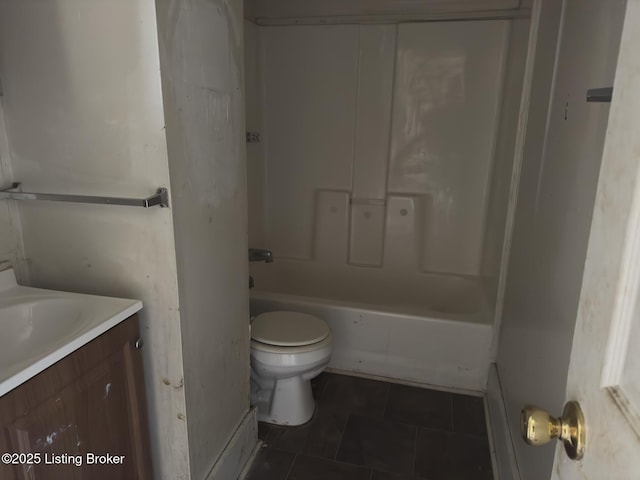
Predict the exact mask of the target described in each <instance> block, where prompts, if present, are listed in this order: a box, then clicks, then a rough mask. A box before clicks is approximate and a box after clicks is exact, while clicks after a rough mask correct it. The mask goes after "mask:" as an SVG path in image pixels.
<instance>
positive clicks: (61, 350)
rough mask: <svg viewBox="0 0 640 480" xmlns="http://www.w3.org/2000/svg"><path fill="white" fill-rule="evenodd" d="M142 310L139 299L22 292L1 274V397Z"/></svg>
mask: <svg viewBox="0 0 640 480" xmlns="http://www.w3.org/2000/svg"><path fill="white" fill-rule="evenodd" d="M141 308H142V302H141V301H140V300H131V299H126V298H114V297H101V296H97V295H84V294H80V293H70V292H60V291H57V290H44V289H41V288H31V287H23V286H20V285H18V284H17V282H16V278H15V274H14V272H13V269H12V268H9V269H7V270H4V271H2V272H0V332H1V333H0V396H2V395H4V394H6V393H7V392H9V391H10V390H12V389H14V388H15V387H17V386H18V385H20V384H22V383H24V382H26V381H27V380H29V379H30V378H32V377H34V376H35V375H37V374H38V373H40V372H41V371H43V370H44V369H46V368H48V367H50V366H51V365H53V364H54V363H56V362H57V361H58V360H60V359H62V358H64V357H65V356H67V355H69V354H70V353H71V352H73V351H75V350H77V349H78V348H80V347H82V346H83V345H85V344H87V343H89V342H90V341H91V340H93V339H94V338H96V337H98V336H99V335H101V334H103V333H104V332H106V331H107V330H109V329H110V328H112V327H114V326H115V325H117V324H119V323H120V322H122V321H123V320H125V319H127V318H128V317H130V316H131V315H133V314H134V313H136V312H137V311H139V310H140V309H141Z"/></svg>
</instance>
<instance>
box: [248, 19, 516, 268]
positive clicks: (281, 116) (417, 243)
mask: <svg viewBox="0 0 640 480" xmlns="http://www.w3.org/2000/svg"><path fill="white" fill-rule="evenodd" d="M508 28H509V22H508V21H482V22H448V23H413V24H410V23H409V24H401V25H398V26H395V25H375V26H374V25H368V26H365V25H360V26H358V25H340V26H335V25H333V26H303V27H295V26H293V27H291V26H289V27H260V28H259V44H260V61H261V64H260V69H259V74H258V75H259V76H260V79H261V81H262V83H263V85H264V87H263V90H262V91H261V92H259V93H261V94H262V98H261V100H262V102H263V112H262V118H263V124H262V133H263V139H262V140H263V142H262V143H263V147H262V148H263V149H264V153H265V158H264V163H263V162H262V161H261V160H262V157H261V154H258V155H257V156H256V159H257V160H256V161H255V162H252V159H251V156H250V164H249V173H250V178H252V177H253V178H256V179H258V178H260V179H261V175H262V173H254V169H255V170H259V171H260V172H264V176H265V181H264V182H265V183H261V182H258V181H256V184H258V185H260V186H261V187H262V188H264V187H265V186H266V189H265V191H264V192H263V191H262V190H259V189H256V191H250V205H252V208H250V212H249V218H250V225H254V226H255V227H254V228H252V229H251V230H250V239H251V241H252V243H257V242H260V243H261V244H262V246H265V247H267V248H271V249H273V251H274V254H275V255H276V257H286V258H295V259H301V260H317V261H321V262H323V263H327V262H329V263H335V264H341V265H345V264H347V263H349V264H353V265H365V266H373V267H380V266H384V267H385V268H391V269H406V270H411V271H417V270H421V271H435V272H446V273H457V274H469V275H478V274H479V273H480V271H481V262H482V260H481V259H482V255H483V251H482V245H483V241H484V228H485V217H486V214H487V208H488V205H489V182H490V175H491V167H492V162H493V154H494V143H495V139H496V131H497V123H498V113H499V107H500V99H501V87H502V81H503V71H504V63H505V58H506V51H507V34H508ZM248 38H249V37H248ZM249 41H250V42H251V43H255V34H254V33H253V32H252V33H251V34H250V40H248V42H249ZM252 51H253V49H252ZM249 111H251V107H250V108H249ZM250 116H251V115H250ZM250 148H251V147H250ZM261 194H263V195H264V196H263V197H262V198H260V197H259V196H260V195H261ZM261 205H262V206H263V207H262V208H259V206H261ZM253 206H255V208H254V207H253ZM263 212H265V218H266V221H265V222H264V225H260V223H259V220H256V218H257V217H258V216H259V215H261V214H262V213H263ZM254 235H255V237H254ZM254 238H255V239H256V240H255V242H254Z"/></svg>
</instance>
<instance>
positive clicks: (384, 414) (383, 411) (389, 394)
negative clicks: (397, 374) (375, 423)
mask: <svg viewBox="0 0 640 480" xmlns="http://www.w3.org/2000/svg"><path fill="white" fill-rule="evenodd" d="M390 396H391V384H390V383H387V398H385V400H384V408H383V409H382V419H383V420H386V419H387V407H388V406H389V397H390Z"/></svg>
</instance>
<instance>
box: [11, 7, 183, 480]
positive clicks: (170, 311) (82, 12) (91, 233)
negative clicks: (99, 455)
mask: <svg viewBox="0 0 640 480" xmlns="http://www.w3.org/2000/svg"><path fill="white" fill-rule="evenodd" d="M0 22H1V24H0V39H1V40H0V43H1V44H2V51H1V56H0V78H2V83H3V86H4V98H3V106H4V109H5V116H6V123H7V132H8V138H9V146H10V153H11V157H12V164H13V177H14V179H15V180H18V181H21V182H23V186H24V189H25V190H27V191H29V190H31V191H36V192H38V191H42V192H53V193H77V194H93V195H107V196H133V197H138V196H146V195H149V194H151V193H153V192H154V191H155V189H156V188H157V187H159V186H169V169H168V163H167V152H166V143H165V133H164V115H163V111H162V93H161V89H160V76H159V74H158V71H159V68H160V65H159V57H158V43H157V31H156V21H155V8H154V2H153V1H152V0H135V1H131V0H114V1H110V2H103V1H99V0H83V1H81V2H80V1H75V0H55V1H54V0H51V1H48V2H23V1H18V0H3V1H2V2H1V3H0ZM3 208H4V207H3ZM19 212H20V216H21V220H22V227H23V236H24V248H25V256H26V262H27V263H28V266H29V270H30V275H31V284H32V285H33V286H38V287H44V288H53V289H68V290H71V291H77V292H88V293H96V294H105V295H115V296H122V297H132V298H139V299H141V300H142V301H143V303H144V309H143V310H142V311H141V315H140V318H141V327H142V335H143V337H144V339H145V347H144V360H145V378H146V383H147V395H148V399H149V418H150V422H149V423H150V428H151V442H152V450H153V462H154V468H155V476H156V477H157V478H172V479H180V478H188V475H189V468H188V463H189V458H188V452H187V425H186V422H185V413H186V405H185V393H184V389H183V387H182V385H183V368H182V342H181V325H180V314H179V311H178V310H179V303H178V284H177V278H176V259H175V254H174V251H175V247H174V237H173V225H172V210H170V209H159V208H156V209H151V210H144V209H139V208H130V207H118V206H96V205H80V204H64V203H46V202H22V203H20V204H19Z"/></svg>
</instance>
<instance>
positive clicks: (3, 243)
mask: <svg viewBox="0 0 640 480" xmlns="http://www.w3.org/2000/svg"><path fill="white" fill-rule="evenodd" d="M1 48H2V47H1V46H0V49H1ZM12 181H13V169H12V167H11V153H10V149H9V141H8V139H7V130H6V127H5V122H4V106H3V101H2V97H0V188H7V187H9V186H10V185H11V182H12ZM8 264H10V265H13V267H14V269H15V270H16V276H17V277H18V278H19V279H20V281H22V282H25V281H27V280H28V275H27V273H26V272H27V268H26V265H25V262H24V249H23V244H22V229H21V228H20V216H19V214H18V209H17V207H16V205H15V204H14V202H9V201H2V202H0V268H3V267H4V266H5V265H8Z"/></svg>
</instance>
